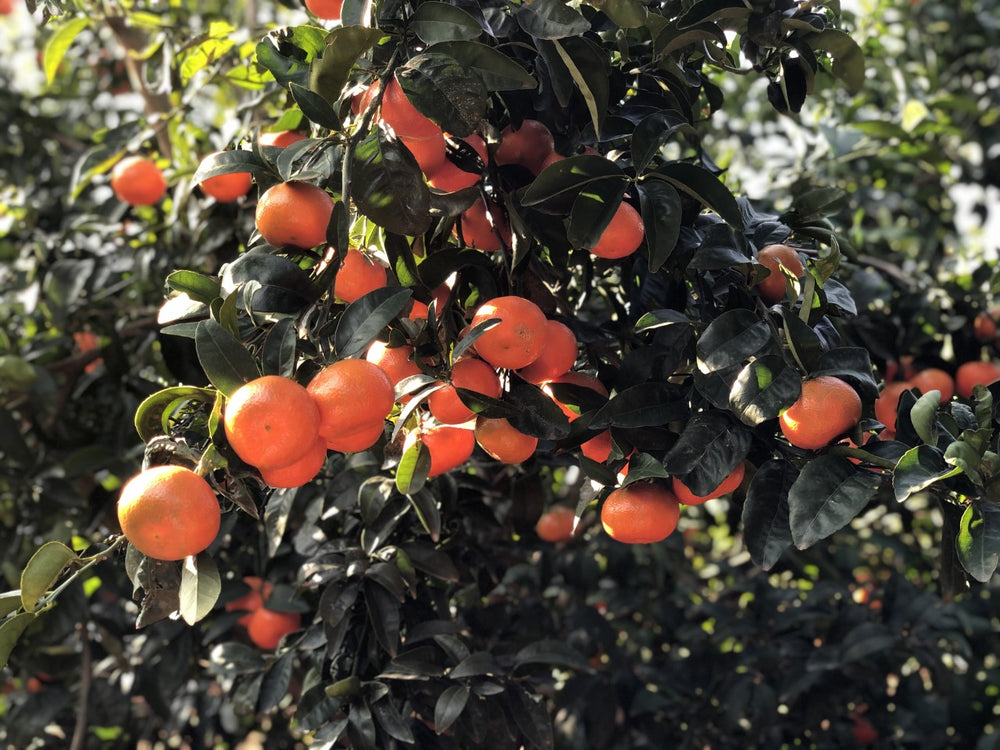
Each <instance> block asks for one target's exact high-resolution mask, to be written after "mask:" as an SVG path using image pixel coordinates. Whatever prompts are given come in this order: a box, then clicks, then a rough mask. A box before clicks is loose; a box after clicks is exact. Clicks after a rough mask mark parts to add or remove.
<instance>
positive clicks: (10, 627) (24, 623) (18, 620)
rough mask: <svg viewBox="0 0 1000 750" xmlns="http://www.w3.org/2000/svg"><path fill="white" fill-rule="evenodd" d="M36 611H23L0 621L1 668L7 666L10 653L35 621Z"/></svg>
mask: <svg viewBox="0 0 1000 750" xmlns="http://www.w3.org/2000/svg"><path fill="white" fill-rule="evenodd" d="M36 617H37V615H36V614H35V613H34V612H21V613H20V614H17V615H14V616H13V617H9V618H7V619H6V620H4V621H3V623H0V669H3V668H4V667H6V666H7V661H8V660H9V659H10V654H11V652H12V651H13V650H14V646H16V645H17V641H18V639H19V638H20V637H21V634H22V633H24V631H25V630H26V629H27V628H28V626H29V625H31V623H33V622H34V621H35V618H36Z"/></svg>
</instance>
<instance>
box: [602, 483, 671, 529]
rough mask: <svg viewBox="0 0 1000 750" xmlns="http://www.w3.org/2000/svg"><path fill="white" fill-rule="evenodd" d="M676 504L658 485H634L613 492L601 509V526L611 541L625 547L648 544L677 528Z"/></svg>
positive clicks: (663, 488)
mask: <svg viewBox="0 0 1000 750" xmlns="http://www.w3.org/2000/svg"><path fill="white" fill-rule="evenodd" d="M680 515H681V511H680V504H679V503H678V501H677V498H676V497H675V496H674V493H673V492H671V491H670V490H668V489H667V488H666V487H663V486H662V485H659V484H653V483H648V482H635V483H633V484H630V485H628V486H627V487H622V488H620V489H617V490H614V491H613V492H612V493H611V494H610V495H608V497H607V499H606V500H605V501H604V505H603V506H602V507H601V525H602V526H603V527H604V530H605V531H606V532H607V533H608V536H610V537H611V538H612V539H615V540H617V541H619V542H625V543H626V544H651V543H652V542H659V541H661V540H663V539H666V538H667V537H668V536H670V534H672V533H673V531H674V529H676V528H677V522H678V520H680Z"/></svg>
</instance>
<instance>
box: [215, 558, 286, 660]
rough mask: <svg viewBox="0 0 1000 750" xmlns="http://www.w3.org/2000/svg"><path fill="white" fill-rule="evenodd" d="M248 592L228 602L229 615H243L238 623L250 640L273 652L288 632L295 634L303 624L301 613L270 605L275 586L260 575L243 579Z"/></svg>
mask: <svg viewBox="0 0 1000 750" xmlns="http://www.w3.org/2000/svg"><path fill="white" fill-rule="evenodd" d="M243 583H245V584H246V585H247V586H248V587H249V589H250V590H249V591H248V592H247V593H246V594H244V595H243V596H241V597H239V598H238V599H233V600H232V601H230V602H227V603H226V606H225V610H226V612H243V613H244V614H243V615H241V616H240V618H239V619H238V620H237V621H236V622H237V624H238V625H239V626H240V627H242V628H243V629H244V630H246V633H247V637H249V638H250V640H251V641H253V643H254V644H255V645H256V646H258V647H259V648H263V649H268V650H272V649H274V648H277V646H278V643H279V642H280V641H281V639H282V638H284V637H285V636H286V635H288V634H289V633H294V632H295V631H296V630H298V629H299V627H300V626H301V625H302V616H301V615H300V614H299V613H298V612H284V611H279V610H275V609H270V608H269V607H268V606H267V602H268V600H269V599H270V598H271V593H272V592H273V590H274V584H272V583H271V582H270V581H265V580H263V579H262V578H258V577H257V576H246V577H245V578H244V579H243Z"/></svg>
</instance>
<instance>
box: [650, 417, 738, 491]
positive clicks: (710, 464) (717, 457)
mask: <svg viewBox="0 0 1000 750" xmlns="http://www.w3.org/2000/svg"><path fill="white" fill-rule="evenodd" d="M750 440H751V432H750V430H749V429H748V428H746V427H744V426H743V425H741V424H739V423H738V422H735V421H733V419H732V418H731V417H729V416H727V415H726V413H725V412H721V411H708V412H702V413H700V414H695V415H694V416H693V417H691V419H690V420H689V421H688V423H687V424H686V425H685V426H684V432H682V433H681V436H680V438H679V439H678V440H677V442H676V443H675V444H674V446H673V447H672V448H671V449H670V451H669V452H668V453H667V455H666V457H665V458H664V459H663V466H664V468H666V470H667V471H668V472H670V473H671V474H673V475H675V476H677V477H678V478H679V479H680V480H681V481H683V482H684V484H686V485H687V486H688V488H689V489H690V490H691V491H692V492H693V493H694V494H696V495H707V494H708V493H710V492H711V491H712V490H714V489H715V488H716V487H718V486H719V485H720V484H721V483H722V480H723V479H725V478H726V477H727V476H729V475H730V474H731V473H732V471H733V469H735V468H736V466H737V464H739V463H740V462H741V461H742V460H743V459H744V458H746V455H747V453H748V452H749V450H750Z"/></svg>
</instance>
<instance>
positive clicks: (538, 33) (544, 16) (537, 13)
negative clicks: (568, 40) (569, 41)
mask: <svg viewBox="0 0 1000 750" xmlns="http://www.w3.org/2000/svg"><path fill="white" fill-rule="evenodd" d="M514 17H515V18H516V19H517V22H518V24H519V25H520V26H521V28H522V29H524V31H525V32H527V33H528V34H530V35H531V36H533V37H535V38H536V39H564V38H565V37H570V36H577V35H578V34H582V33H583V32H585V31H587V30H588V29H589V28H590V21H588V20H587V19H586V18H584V17H583V15H582V14H581V13H580V12H579V11H577V10H574V9H573V8H570V7H569V6H567V5H566V4H565V3H564V2H563V1H562V0H535V2H532V3H529V4H526V5H522V6H521V7H519V8H518V9H517V11H515V13H514Z"/></svg>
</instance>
